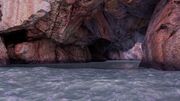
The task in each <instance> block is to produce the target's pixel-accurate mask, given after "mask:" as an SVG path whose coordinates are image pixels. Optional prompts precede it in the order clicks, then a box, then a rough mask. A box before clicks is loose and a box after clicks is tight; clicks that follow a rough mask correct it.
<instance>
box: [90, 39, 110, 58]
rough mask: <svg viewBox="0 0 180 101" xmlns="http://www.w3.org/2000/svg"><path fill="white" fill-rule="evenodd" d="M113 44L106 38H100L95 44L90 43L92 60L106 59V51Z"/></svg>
mask: <svg viewBox="0 0 180 101" xmlns="http://www.w3.org/2000/svg"><path fill="white" fill-rule="evenodd" d="M110 45H111V42H110V41H108V40H105V39H98V40H96V41H95V42H94V43H93V44H91V45H89V46H88V47H89V50H90V53H91V55H92V61H105V60H107V59H106V55H105V54H106V52H107V50H108V48H109V46H110Z"/></svg>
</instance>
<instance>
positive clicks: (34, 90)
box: [0, 63, 180, 101]
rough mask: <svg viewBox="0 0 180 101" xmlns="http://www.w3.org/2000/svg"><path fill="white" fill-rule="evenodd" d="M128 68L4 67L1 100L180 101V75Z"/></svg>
mask: <svg viewBox="0 0 180 101" xmlns="http://www.w3.org/2000/svg"><path fill="white" fill-rule="evenodd" d="M95 64H96V63H94V64H93V65H95ZM107 64H111V63H107ZM113 64H114V63H113ZM128 64H129V65H127V64H126V66H127V67H128V66H131V64H132V63H128ZM98 65H99V64H97V67H98ZM54 66H55V65H54ZM84 66H86V65H84ZM88 66H90V64H88ZM88 66H87V67H88ZM107 66H110V65H107ZM114 66H115V65H114ZM116 66H118V64H116ZM116 66H115V67H116ZM56 67H59V65H56ZM72 67H73V65H72ZM100 67H101V66H100ZM124 68H125V69H124ZM124 68H115V69H109V68H108V69H103V68H101V69H95V68H76V69H73V68H69V69H65V68H48V67H35V68H22V67H14V68H8V67H4V68H0V101H179V99H180V72H172V71H166V72H165V71H158V70H153V69H142V68H141V69H138V68H137V67H134V68H132V67H131V68H127V69H126V67H124Z"/></svg>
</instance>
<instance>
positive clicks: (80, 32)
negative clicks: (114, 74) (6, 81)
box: [0, 0, 159, 63]
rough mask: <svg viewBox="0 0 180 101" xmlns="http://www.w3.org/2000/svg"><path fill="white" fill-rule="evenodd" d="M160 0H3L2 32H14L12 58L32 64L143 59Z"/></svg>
mask: <svg viewBox="0 0 180 101" xmlns="http://www.w3.org/2000/svg"><path fill="white" fill-rule="evenodd" d="M158 1H159V0H36V1H32V0H14V1H12V0H1V1H0V5H2V6H1V9H0V11H2V17H0V18H2V20H0V35H2V36H4V35H6V34H7V36H8V34H10V36H11V35H12V36H11V37H6V38H4V39H5V45H6V47H7V48H8V55H9V57H10V58H11V59H14V60H23V61H25V62H28V63H52V62H86V61H92V60H95V61H96V60H107V59H139V60H140V59H142V48H141V44H142V42H143V40H144V36H145V32H146V28H147V26H148V23H149V20H150V18H151V14H152V12H153V9H154V8H153V7H154V6H155V4H156V3H157V2H158ZM12 8H13V9H12ZM9 9H11V10H9ZM0 16H1V14H0ZM17 30H18V33H21V32H23V31H21V30H25V32H23V33H24V34H19V35H21V36H22V35H23V37H21V38H20V37H17V36H18V34H14V33H16V31H17ZM19 30H20V31H19ZM9 32H10V33H9ZM13 36H14V37H13ZM8 39H9V40H8ZM19 39H20V40H19ZM10 40H12V41H11V42H8V41H10ZM43 50H46V51H43Z"/></svg>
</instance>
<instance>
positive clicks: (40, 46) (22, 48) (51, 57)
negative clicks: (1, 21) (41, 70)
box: [14, 40, 56, 63]
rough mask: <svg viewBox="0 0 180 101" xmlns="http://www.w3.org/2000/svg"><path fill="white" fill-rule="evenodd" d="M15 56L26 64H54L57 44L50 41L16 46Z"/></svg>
mask: <svg viewBox="0 0 180 101" xmlns="http://www.w3.org/2000/svg"><path fill="white" fill-rule="evenodd" d="M14 51H15V56H16V57H17V58H18V59H22V60H25V61H26V62H34V63H52V62H55V57H56V56H55V44H53V43H52V42H51V41H49V40H40V41H34V42H24V43H20V44H17V45H15V50H14Z"/></svg>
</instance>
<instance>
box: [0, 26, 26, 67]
mask: <svg viewBox="0 0 180 101" xmlns="http://www.w3.org/2000/svg"><path fill="white" fill-rule="evenodd" d="M27 32H28V31H27V30H26V29H21V30H17V31H12V32H8V33H5V34H2V36H1V37H2V39H3V41H4V44H5V46H6V48H7V53H8V56H9V64H26V62H25V61H24V60H21V59H17V58H16V57H15V55H14V54H15V53H14V47H15V45H16V44H19V43H23V42H26V41H27V40H28V38H27Z"/></svg>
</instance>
